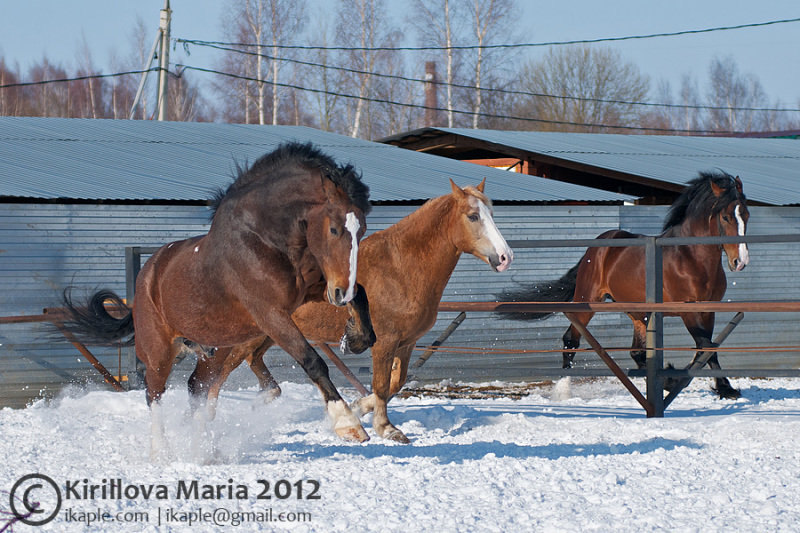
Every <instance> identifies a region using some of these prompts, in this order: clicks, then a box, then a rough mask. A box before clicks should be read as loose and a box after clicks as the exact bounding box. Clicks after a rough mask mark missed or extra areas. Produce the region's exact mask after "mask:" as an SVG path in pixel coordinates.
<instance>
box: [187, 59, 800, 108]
mask: <svg viewBox="0 0 800 533" xmlns="http://www.w3.org/2000/svg"><path fill="white" fill-rule="evenodd" d="M201 46H208V47H210V48H214V49H216V50H221V51H224V52H234V53H238V54H244V55H248V56H253V57H260V58H262V59H268V60H270V61H284V62H287V63H293V64H297V65H304V66H308V67H316V68H322V69H327V70H333V71H339V72H348V73H351V74H358V75H361V76H375V77H377V78H386V79H391V80H398V81H406V82H412V83H432V84H434V85H437V86H441V87H447V86H449V87H453V88H456V89H467V90H472V91H475V90H480V91H482V92H486V93H498V94H508V95H513V96H533V97H540V98H553V99H557V100H570V101H576V102H597V103H602V104H614V105H630V106H646V107H665V108H669V109H702V110H709V111H754V112H800V108H782V107H729V106H714V105H707V104H666V103H658V102H636V101H630V100H613V99H606V98H589V97H583V96H562V95H555V94H547V93H537V92H529V91H519V90H514V89H496V88H488V87H477V86H474V85H465V84H460V83H447V82H445V81H429V80H424V79H420V78H410V77H407V76H400V75H397V74H383V73H380V72H369V71H364V70H358V69H353V68H348V67H338V66H333V65H325V64H323V63H314V62H311V61H304V60H301V59H293V58H286V57H276V56H272V55H269V54H264V53H258V52H250V51H248V50H237V49H236V48H231V47H227V46H221V45H216V44H207V45H201ZM264 48H269V46H266V45H264Z"/></svg>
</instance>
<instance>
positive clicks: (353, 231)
mask: <svg viewBox="0 0 800 533" xmlns="http://www.w3.org/2000/svg"><path fill="white" fill-rule="evenodd" d="M344 227H345V228H346V229H347V231H349V232H350V237H351V238H352V244H351V246H350V278H349V280H348V286H347V294H345V296H344V301H345V303H347V302H349V301H350V300H352V299H353V296H354V295H355V294H354V293H355V287H356V272H357V267H358V230H359V229H361V223H360V222H359V221H358V217H357V216H356V215H355V213H353V212H352V211H351V212H350V213H347V216H346V217H345V223H344Z"/></svg>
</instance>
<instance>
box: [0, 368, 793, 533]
mask: <svg viewBox="0 0 800 533" xmlns="http://www.w3.org/2000/svg"><path fill="white" fill-rule="evenodd" d="M733 383H734V386H738V387H740V388H741V389H742V393H743V398H742V399H740V400H738V401H723V400H718V399H716V398H715V397H714V395H713V394H712V393H711V391H710V390H709V388H708V381H707V380H695V381H694V383H692V385H690V387H689V388H688V389H687V390H686V391H685V392H683V393H682V394H681V395H680V396H679V397H678V399H677V400H676V401H675V402H674V403H673V405H672V406H670V408H669V409H668V411H667V416H666V418H663V419H647V418H645V416H644V411H643V410H642V409H641V408H640V407H639V406H638V404H636V403H635V401H634V400H633V398H632V397H631V396H630V395H629V394H628V393H627V392H626V391H625V390H624V389H623V387H622V386H621V385H620V384H619V383H618V382H616V381H613V380H610V379H609V380H592V381H583V382H577V381H573V382H572V383H571V386H570V390H567V391H563V390H561V391H557V390H556V389H555V388H554V387H543V388H540V389H536V390H534V392H533V393H532V394H531V395H529V396H526V397H524V398H522V399H520V400H513V399H508V398H496V399H447V398H433V397H411V398H407V399H399V398H396V399H394V400H393V401H392V402H391V403H390V404H389V407H390V409H389V416H390V417H391V419H392V420H393V421H394V422H395V424H397V425H398V426H399V427H400V428H401V429H402V430H403V431H404V432H405V433H406V434H407V435H408V436H409V437H410V438H411V439H412V444H410V445H400V444H395V443H392V442H387V441H384V440H382V439H380V438H379V437H377V436H375V434H374V433H373V432H372V428H371V426H369V424H368V423H367V424H366V427H367V430H368V432H369V433H370V435H371V437H372V438H371V440H370V441H368V442H366V443H363V444H349V443H345V442H342V441H340V440H339V439H338V438H337V437H336V436H335V435H334V433H333V432H332V431H331V428H330V425H329V423H328V421H327V420H326V419H325V417H324V414H323V409H322V403H321V401H320V397H319V393H318V392H317V390H316V389H315V388H314V387H313V386H312V385H310V384H293V383H283V384H282V387H283V390H284V394H283V396H282V397H281V398H279V399H278V400H276V401H275V402H273V403H271V404H269V405H263V404H261V403H260V401H259V398H258V395H257V393H256V391H255V390H242V391H227V392H223V394H222V396H221V398H220V403H219V408H218V414H217V418H216V419H215V420H214V421H213V422H212V423H211V425H210V428H211V432H212V434H213V443H214V446H213V450H212V451H211V452H209V451H207V450H206V451H198V450H195V451H192V448H193V445H192V438H191V433H192V429H191V428H192V424H191V422H190V421H189V420H188V419H187V417H186V413H187V406H188V401H187V395H186V393H185V392H184V391H179V390H170V391H168V393H167V394H166V396H165V398H164V406H165V421H166V424H167V426H168V431H167V436H168V439H169V442H170V455H171V457H170V458H168V459H167V460H162V461H161V462H156V463H153V462H151V461H150V459H149V435H150V432H149V414H148V410H147V407H146V406H145V401H144V395H143V393H142V392H141V391H136V392H130V393H113V392H98V391H95V392H86V391H81V390H73V391H72V392H71V393H68V394H66V395H63V396H62V397H60V398H58V399H56V400H53V401H50V402H44V401H42V402H39V403H36V404H34V405H31V406H30V407H28V408H27V409H24V410H11V409H4V410H1V411H0V431H2V439H0V460H1V461H2V466H0V468H2V477H1V478H0V491H2V494H1V495H0V496H1V497H0V511H2V512H3V513H4V514H3V515H0V518H2V519H3V520H5V519H6V518H7V517H8V514H7V513H8V511H9V507H10V501H9V491H11V488H12V486H13V485H14V483H15V482H16V481H17V480H18V479H19V478H21V477H22V476H24V475H26V474H30V473H37V472H38V473H42V474H46V475H47V476H48V477H49V478H51V479H52V480H54V481H55V483H56V485H57V486H58V487H59V490H60V491H61V493H62V502H61V509H60V511H59V512H58V514H57V515H56V516H55V518H54V520H53V521H52V522H50V523H48V524H47V525H46V526H44V528H40V529H34V528H32V527H30V526H27V525H23V524H20V523H16V524H14V525H13V530H14V531H37V530H41V531H84V530H94V531H117V530H119V531H169V530H171V531H189V530H191V531H193V532H194V531H212V530H214V531H219V530H220V528H219V527H218V526H217V525H215V524H214V523H213V521H214V520H217V521H218V522H219V523H221V524H222V525H223V526H224V527H223V528H222V530H230V531H251V530H267V531H272V530H292V531H349V532H361V531H382V532H391V531H403V532H415V531H420V532H450V531H452V532H455V531H458V532H465V531H480V532H484V531H502V532H512V531H513V532H518V531H682V532H683V531H698V532H700V531H702V532H713V531H725V532H729V531H759V532H762V531H797V530H799V529H800V381H798V380H790V379H773V380H744V379H740V380H734V381H733ZM638 384H639V385H640V387H642V388H643V383H641V382H638ZM344 392H345V395H349V396H350V398H351V399H352V397H353V396H352V391H344ZM348 393H349V394H348ZM562 393H566V394H562ZM367 422H368V421H367ZM84 480H85V481H84ZM25 483H27V484H28V488H30V489H31V490H30V492H29V494H28V496H29V501H38V502H40V503H41V505H42V511H47V510H48V508H53V507H54V505H55V496H54V495H53V494H52V493H48V492H47V491H48V487H47V483H46V482H44V481H41V480H39V481H38V483H37V482H36V480H28V481H27V482H24V483H23V484H21V485H20V487H21V488H18V489H17V491H15V498H16V499H15V502H16V504H17V505H21V504H20V502H21V500H22V496H21V495H22V490H23V489H24V487H25ZM32 483H33V484H34V485H37V484H39V485H41V486H33V487H32V488H31V487H30V485H31V484H32ZM117 483H118V484H119V485H117ZM267 483H269V485H267ZM92 485H96V486H97V487H96V488H95V489H94V490H95V495H94V498H92V497H91V493H90V491H91V486H92ZM217 485H219V486H220V487H219V490H218V488H217V487H216V486H217ZM148 486H152V490H153V492H152V493H151V494H149V499H145V497H144V495H143V494H144V491H145V490H147V488H148ZM114 487H118V488H117V489H115V488H114ZM103 489H105V490H106V497H105V498H103V497H102V496H103V494H102V490H103ZM50 490H53V489H50ZM84 490H86V491H89V492H88V493H87V494H88V497H85V496H86V495H84V493H83V491H84ZM115 490H122V491H125V493H123V494H122V495H121V496H120V495H118V494H115ZM195 490H196V491H197V494H195V493H194V491H195ZM212 493H213V494H212ZM204 495H205V496H213V498H211V497H209V498H203V496H204ZM131 496H132V497H131ZM156 496H160V498H158V499H157V498H156ZM259 496H262V497H264V498H266V497H267V496H269V497H270V498H269V499H259V498H258V497H259ZM298 496H299V497H298ZM20 508H21V509H24V507H20ZM104 514H105V519H106V522H105V523H100V522H97V521H95V522H94V523H93V524H92V525H91V526H90V527H87V526H86V525H85V523H86V522H88V521H90V520H97V519H98V517H100V516H102V515H104ZM42 515H43V513H40V515H36V516H42ZM145 519H147V520H148V522H144V520H145ZM109 520H115V521H117V520H119V522H116V523H114V522H110V521H109ZM125 520H137V521H138V522H137V523H134V522H130V521H129V522H124V521H125ZM190 520H191V521H192V522H193V523H192V525H191V526H190V525H189V521H190ZM268 520H269V521H268ZM280 520H283V521H280ZM289 520H291V522H290V521H289ZM237 522H238V523H239V525H238V526H235V525H234V524H235V523H237ZM159 523H160V526H159ZM0 530H2V523H0Z"/></svg>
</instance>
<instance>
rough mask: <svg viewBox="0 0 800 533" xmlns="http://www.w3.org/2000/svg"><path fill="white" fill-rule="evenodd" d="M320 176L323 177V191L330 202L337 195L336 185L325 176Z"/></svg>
mask: <svg viewBox="0 0 800 533" xmlns="http://www.w3.org/2000/svg"><path fill="white" fill-rule="evenodd" d="M320 175H321V176H322V190H323V191H325V197H326V198H328V199H329V200H330V199H331V198H333V197H334V195H335V194H336V184H335V183H334V182H333V181H332V180H330V179H328V178H327V177H326V176H325V175H324V174H320Z"/></svg>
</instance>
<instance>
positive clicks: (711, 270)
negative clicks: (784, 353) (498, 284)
mask: <svg viewBox="0 0 800 533" xmlns="http://www.w3.org/2000/svg"><path fill="white" fill-rule="evenodd" d="M749 216H750V215H749V212H748V210H747V200H746V199H745V196H744V193H743V192H742V181H741V180H740V179H739V177H738V176H737V177H735V178H734V177H733V176H731V175H729V174H727V173H725V172H722V171H714V172H701V173H700V175H699V177H697V178H695V179H693V180H691V181H689V182H688V184H687V187H686V188H685V189H684V191H683V192H682V193H681V195H680V196H679V197H678V198H677V199H676V200H675V202H674V203H673V204H672V206H671V207H670V209H669V212H668V213H667V217H666V219H665V221H664V227H663V232H662V233H661V237H718V236H737V235H739V236H743V235H744V234H745V231H746V229H747V221H748V218H749ZM637 237H643V235H640V234H634V233H630V232H628V231H624V230H610V231H606V232H605V233H603V234H601V235H599V236H598V237H597V238H598V239H629V238H637ZM723 250H724V251H725V254H726V256H727V259H728V260H727V263H728V267H729V268H730V270H732V271H740V270H742V269H743V268H744V267H745V266H747V264H748V262H749V253H748V249H747V245H746V244H744V243H739V244H736V243H729V244H722V245H719V244H707V245H706V244H704V245H683V246H665V247H663V251H662V257H663V278H662V280H663V301H664V302H692V301H720V300H722V297H723V296H724V295H725V289H726V286H727V281H726V278H725V271H724V270H723V268H722V264H721V260H722V251H723ZM644 264H645V250H644V247H643V246H630V247H591V248H589V249H588V250H586V253H585V254H584V255H583V257H582V258H581V260H580V261H579V262H578V264H577V265H575V266H574V267H572V268H571V269H570V270H569V271H568V272H567V273H566V274H564V276H562V277H561V279H559V280H556V281H548V282H544V283H536V284H534V285H533V286H531V287H528V288H524V289H521V290H518V291H507V292H505V293H503V294H502V295H500V299H502V300H503V301H545V302H547V301H550V302H568V301H573V302H600V301H603V300H605V299H606V298H611V299H612V300H615V301H623V302H644V301H645V266H644ZM549 314H550V313H501V314H500V316H501V317H502V318H510V319H516V320H532V319H540V318H544V317H546V316H548V315H549ZM574 315H575V317H576V318H577V320H578V321H579V322H580V323H581V324H582V325H584V326H585V325H586V324H588V323H589V321H590V320H591V319H592V317H593V316H594V313H592V312H585V313H574ZM628 316H629V317H630V318H631V320H632V321H633V343H632V346H631V357H632V358H633V360H634V361H635V362H636V364H637V366H638V367H639V368H643V367H644V366H645V361H646V357H645V353H646V352H645V350H644V347H645V338H646V334H647V322H646V320H647V319H646V314H645V313H628ZM665 316H679V317H680V318H681V319H682V320H683V323H684V325H685V326H686V329H687V330H688V331H689V333H690V334H691V336H692V338H693V339H694V341H695V344H696V346H697V348H698V349H701V350H706V349H707V348H716V345H714V343H713V342H712V341H711V336H712V333H713V330H714V313H708V312H704V313H672V314H670V313H665ZM580 338H581V334H580V333H579V332H578V330H577V329H576V328H575V326H573V325H570V326H569V328H568V329H567V331H566V333H564V336H563V338H562V340H563V342H564V344H563V346H564V349H565V351H564V352H563V367H564V368H570V367H571V366H572V361H573V358H574V357H575V352H574V351H571V350H574V349H575V348H578V346H579V345H580ZM701 354H703V352H702V351H699V352H697V354H695V357H694V359H693V361H695V360H698V359H699V358H700V357H701V356H702V355H701ZM708 365H709V366H710V367H711V368H713V369H719V368H720V365H719V360H718V357H717V352H716V351H714V352H713V353H712V354H711V355H710V357H709V359H708ZM668 383H669V382H668ZM714 391H715V392H716V393H717V394H718V395H719V396H720V397H722V398H738V397H739V396H740V392H739V391H738V390H737V389H734V388H733V387H732V386H731V385H730V382H729V381H728V379H727V378H724V377H718V378H716V386H715V387H714Z"/></svg>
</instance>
